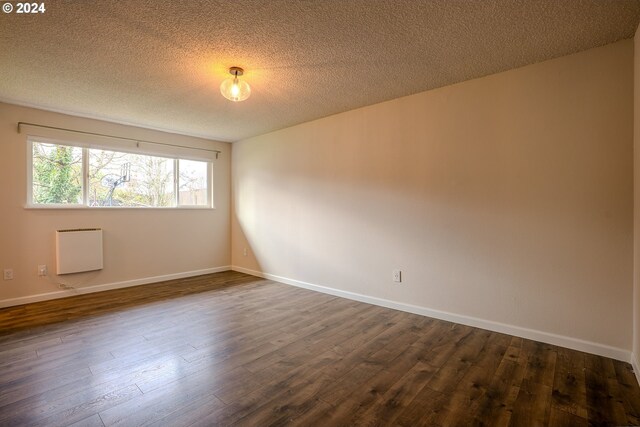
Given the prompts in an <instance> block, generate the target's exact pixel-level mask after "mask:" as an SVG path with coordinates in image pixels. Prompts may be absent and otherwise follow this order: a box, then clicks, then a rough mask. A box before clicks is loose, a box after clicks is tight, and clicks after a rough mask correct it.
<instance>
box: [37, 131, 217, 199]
mask: <svg viewBox="0 0 640 427" xmlns="http://www.w3.org/2000/svg"><path fill="white" fill-rule="evenodd" d="M34 142H36V143H44V144H55V145H64V146H67V147H77V148H80V149H81V150H82V183H81V186H82V204H79V203H35V202H34V201H33V143H34ZM26 146H27V156H26V157H27V192H26V194H27V203H26V204H25V208H28V209H106V210H109V209H163V210H166V209H215V202H214V193H213V161H212V160H210V159H203V158H194V157H191V156H179V157H178V156H175V155H162V154H158V153H157V152H149V151H147V150H144V149H136V150H130V149H122V148H120V147H103V146H99V147H97V146H92V145H91V144H88V143H84V142H82V141H77V140H61V139H53V138H48V137H40V136H35V135H27V144H26ZM91 149H99V150H108V151H114V152H118V153H127V154H140V155H145V156H153V157H162V158H166V159H170V160H173V170H174V182H173V190H174V203H173V204H174V205H173V206H89V150H91ZM180 160H195V161H199V162H205V163H206V164H207V191H206V194H207V204H206V205H179V204H178V202H179V191H178V190H179V185H180V175H179V174H180V171H179V161H180Z"/></svg>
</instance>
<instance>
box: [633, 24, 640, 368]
mask: <svg viewBox="0 0 640 427" xmlns="http://www.w3.org/2000/svg"><path fill="white" fill-rule="evenodd" d="M633 58H634V66H633V77H634V86H633V87H634V90H633V93H634V95H633V100H634V103H633V104H634V114H633V157H634V168H633V172H634V179H633V183H634V187H633V189H634V210H633V212H634V215H633V217H634V227H633V232H634V258H633V267H634V268H633V355H634V362H635V366H634V369H636V375H639V376H640V372H638V371H637V369H638V368H640V27H638V30H637V31H636V36H635V38H634V56H633ZM639 378H640V377H639Z"/></svg>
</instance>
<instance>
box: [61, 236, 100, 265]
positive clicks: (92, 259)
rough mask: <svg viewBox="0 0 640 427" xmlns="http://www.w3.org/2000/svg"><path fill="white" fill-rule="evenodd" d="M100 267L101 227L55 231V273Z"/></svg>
mask: <svg viewBox="0 0 640 427" xmlns="http://www.w3.org/2000/svg"><path fill="white" fill-rule="evenodd" d="M101 269H102V229H101V228H78V229H74V230H58V231H56V273H57V274H69V273H80V272H83V271H92V270H101Z"/></svg>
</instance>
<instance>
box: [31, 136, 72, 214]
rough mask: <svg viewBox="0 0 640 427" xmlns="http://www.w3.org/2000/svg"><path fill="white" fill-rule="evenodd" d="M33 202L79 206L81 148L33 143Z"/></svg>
mask: <svg viewBox="0 0 640 427" xmlns="http://www.w3.org/2000/svg"><path fill="white" fill-rule="evenodd" d="M31 188H32V198H33V203H39V204H81V203H82V196H83V195H82V148H80V147H71V146H66V145H57V144H46V143H42V142H34V143H33V158H32V187H31Z"/></svg>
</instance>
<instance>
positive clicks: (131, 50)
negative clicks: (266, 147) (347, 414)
mask: <svg viewBox="0 0 640 427" xmlns="http://www.w3.org/2000/svg"><path fill="white" fill-rule="evenodd" d="M45 4H46V8H47V9H46V12H45V13H44V14H30V15H19V14H16V13H10V14H6V13H2V14H1V16H0V100H2V101H5V102H12V103H17V104H22V105H30V106H36V107H40V108H44V109H49V110H55V111H62V112H67V113H71V114H76V115H82V116H88V117H96V118H102V119H105V120H110V121H116V122H123V123H129V124H135V125H139V126H143V127H149V128H155V129H162V130H168V131H171V132H175V133H182V134H187V135H196V136H202V137H206V138H210V139H216V140H220V141H236V140H239V139H243V138H247V137H250V136H254V135H259V134H262V133H265V132H269V131H272V130H276V129H281V128H284V127H287V126H291V125H294V124H298V123H302V122H305V121H309V120H313V119H317V118H320V117H324V116H328V115H331V114H336V113H339V112H343V111H347V110H351V109H354V108H358V107H362V106H365V105H371V104H375V103H378V102H382V101H386V100H390V99H393V98H398V97H401V96H405V95H410V94H414V93H417V92H422V91H425V90H429V89H434V88H437V87H441V86H445V85H449V84H453V83H457V82H461V81H464V80H468V79H473V78H477V77H481V76H485V75H488V74H492V73H496V72H500V71H505V70H508V69H512V68H516V67H521V66H524V65H528V64H532V63H535V62H539V61H544V60H547V59H551V58H555V57H559V56H563V55H567V54H571V53H575V52H579V51H582V50H585V49H589V48H593V47H597V46H602V45H605V44H608V43H612V42H615V41H618V40H621V39H626V38H630V37H633V35H634V33H635V30H636V28H637V26H638V22H639V21H640V0H468V1H463V0H438V1H420V0H316V1H314V0H297V1H296V0H244V1H242V0H240V1H217V0H189V1H176V0H173V1H166V0H127V1H121V0H95V1H94V0H49V1H46V2H45ZM231 66H239V67H242V68H244V69H245V75H244V79H245V80H246V81H247V82H248V83H249V84H250V85H251V88H252V95H251V97H250V98H249V99H248V100H247V101H244V102H240V103H233V102H230V101H228V100H226V99H225V98H223V97H222V95H221V94H220V91H219V86H220V83H221V82H222V80H224V79H225V78H227V77H228V76H229V74H228V69H229V67H231Z"/></svg>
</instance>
